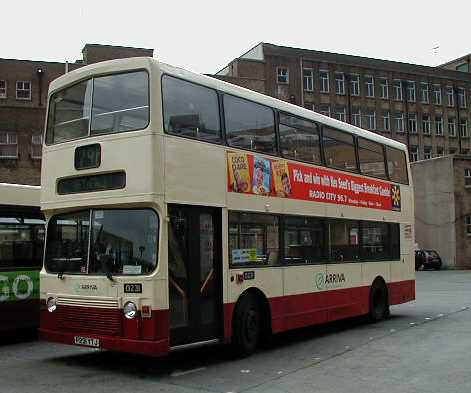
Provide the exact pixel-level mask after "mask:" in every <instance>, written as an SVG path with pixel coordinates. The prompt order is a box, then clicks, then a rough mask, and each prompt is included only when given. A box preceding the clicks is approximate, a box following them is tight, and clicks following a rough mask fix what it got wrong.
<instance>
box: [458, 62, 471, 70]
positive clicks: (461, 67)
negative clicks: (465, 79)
mask: <svg viewBox="0 0 471 393" xmlns="http://www.w3.org/2000/svg"><path fill="white" fill-rule="evenodd" d="M455 69H456V71H461V72H469V64H468V63H461V64H458V65H457V66H456V67H455Z"/></svg>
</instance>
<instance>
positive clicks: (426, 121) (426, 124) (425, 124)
mask: <svg viewBox="0 0 471 393" xmlns="http://www.w3.org/2000/svg"><path fill="white" fill-rule="evenodd" d="M422 131H423V133H424V135H430V116H429V115H423V116H422Z"/></svg>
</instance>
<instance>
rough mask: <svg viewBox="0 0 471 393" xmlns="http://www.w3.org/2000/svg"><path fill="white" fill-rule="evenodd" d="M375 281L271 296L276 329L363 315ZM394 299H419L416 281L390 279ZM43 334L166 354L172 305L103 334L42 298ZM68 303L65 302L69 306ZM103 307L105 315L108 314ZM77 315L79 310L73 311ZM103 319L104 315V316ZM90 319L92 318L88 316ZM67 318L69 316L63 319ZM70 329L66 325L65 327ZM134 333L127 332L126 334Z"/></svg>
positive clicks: (228, 316)
mask: <svg viewBox="0 0 471 393" xmlns="http://www.w3.org/2000/svg"><path fill="white" fill-rule="evenodd" d="M369 290H370V287H369V286H365V287H358V288H348V289H336V290H330V291H324V292H317V293H306V294H300V295H291V296H280V297H275V298H270V299H268V302H269V305H270V312H271V318H272V330H273V332H274V333H279V332H283V331H286V330H290V329H296V328H300V327H305V326H309V325H316V324H321V323H325V322H329V321H334V320H338V319H342V318H349V317H353V316H358V315H363V314H367V313H368V309H369ZM388 290H389V303H390V304H400V303H405V302H408V301H411V300H414V299H415V281H414V280H408V281H400V282H394V283H390V284H388ZM41 303H42V304H41V328H40V329H39V332H40V336H41V338H43V339H45V340H48V341H53V342H59V343H64V344H71V345H74V336H81V335H83V336H86V337H91V338H98V339H99V340H100V348H102V349H109V350H115V351H124V352H131V353H138V354H143V355H148V356H164V355H166V354H168V352H169V350H170V338H169V332H170V330H169V320H170V318H169V317H170V312H169V310H153V311H152V318H136V320H133V323H132V324H130V325H128V326H126V323H127V321H124V317H123V319H122V320H121V322H122V324H123V329H122V333H123V336H124V337H123V336H120V335H115V336H110V335H106V334H100V333H99V332H97V331H96V330H95V331H94V332H92V330H94V329H96V328H97V327H98V328H99V324H89V323H86V324H84V325H83V326H82V327H79V328H77V326H76V325H75V323H77V322H80V320H79V321H77V320H74V321H73V322H74V323H72V324H71V325H69V326H67V325H65V326H64V325H62V326H60V324H61V320H60V318H58V315H59V314H58V313H57V312H56V313H49V312H48V311H47V310H46V309H45V302H44V300H43V301H42V302H41ZM63 307H64V306H61V308H63ZM80 308H81V312H83V313H87V312H90V313H101V311H100V309H91V308H86V307H80ZM234 308H235V303H228V304H225V305H224V338H225V341H226V342H229V341H230V340H231V336H232V316H233V312H234ZM109 311H110V310H109V309H108V310H107V311H103V316H105V314H106V315H108V314H107V312H109ZM73 317H74V318H75V317H76V314H75V313H74V314H73ZM99 319H100V318H98V320H99ZM87 322H88V321H87ZM62 323H63V320H62ZM64 328H65V329H64ZM127 333H128V334H129V336H128V337H126V334H127Z"/></svg>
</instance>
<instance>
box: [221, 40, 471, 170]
mask: <svg viewBox="0 0 471 393" xmlns="http://www.w3.org/2000/svg"><path fill="white" fill-rule="evenodd" d="M460 61H461V60H460ZM460 64H461V63H460ZM447 68H450V67H445V66H444V67H428V66H423V65H415V64H407V63H400V62H395V61H387V60H378V59H372V58H366V57H360V56H351V55H343V54H336V53H328V52H320V51H315V50H307V49H297V48H289V47H284V46H277V45H273V44H266V43H260V44H258V45H256V46H255V47H254V48H252V49H250V50H249V51H248V52H246V53H245V54H243V55H242V56H240V57H238V58H236V59H235V60H233V61H231V62H230V63H229V65H228V66H227V67H225V68H224V69H222V70H220V71H219V72H217V73H216V75H214V76H215V77H217V78H219V79H222V80H225V81H228V82H231V83H235V84H238V85H240V86H244V87H247V88H249V89H252V90H255V91H258V92H261V93H264V94H267V95H270V96H272V97H276V98H279V99H282V100H284V101H289V102H291V103H294V104H297V105H300V106H303V107H305V108H308V109H311V110H315V111H317V112H320V113H323V114H325V115H327V116H332V117H335V118H337V119H339V120H342V121H346V122H348V123H351V124H354V125H357V126H360V127H362V128H366V129H369V130H371V131H374V132H377V133H380V134H382V135H384V136H386V137H389V138H392V139H395V140H398V141H400V142H403V143H405V144H406V145H407V146H408V147H409V152H410V158H411V161H417V160H423V159H429V158H432V157H437V156H443V155H446V154H464V155H467V154H470V149H471V144H470V140H469V133H470V131H469V124H470V109H469V104H468V102H469V94H470V91H471V73H466V72H461V71H457V70H456V69H454V68H453V67H451V68H452V69H447Z"/></svg>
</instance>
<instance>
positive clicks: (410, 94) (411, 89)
mask: <svg viewBox="0 0 471 393" xmlns="http://www.w3.org/2000/svg"><path fill="white" fill-rule="evenodd" d="M407 101H409V102H415V82H414V81H408V82H407Z"/></svg>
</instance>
